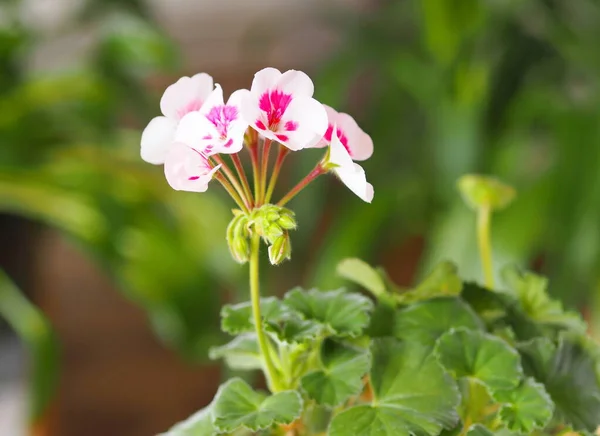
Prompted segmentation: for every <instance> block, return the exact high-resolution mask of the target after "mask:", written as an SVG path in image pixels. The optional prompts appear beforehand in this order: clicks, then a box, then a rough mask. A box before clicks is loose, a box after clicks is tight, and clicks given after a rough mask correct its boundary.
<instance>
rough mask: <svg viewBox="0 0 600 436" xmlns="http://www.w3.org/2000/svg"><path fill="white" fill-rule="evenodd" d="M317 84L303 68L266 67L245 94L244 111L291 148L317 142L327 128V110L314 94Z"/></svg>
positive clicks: (262, 130)
mask: <svg viewBox="0 0 600 436" xmlns="http://www.w3.org/2000/svg"><path fill="white" fill-rule="evenodd" d="M313 93H314V86H313V83H312V81H311V80H310V78H309V77H308V76H307V75H306V74H305V73H303V72H301V71H295V70H289V71H286V72H285V73H281V72H280V71H279V70H277V69H275V68H265V69H263V70H261V71H259V72H258V73H256V75H255V76H254V80H253V81H252V87H251V89H250V91H245V92H244V94H243V96H242V113H243V116H244V117H245V118H246V120H247V121H248V123H249V124H250V125H252V126H253V127H254V128H255V129H256V130H257V131H258V132H259V133H260V134H261V135H263V136H264V137H265V138H268V139H270V140H273V141H277V142H279V143H280V144H282V145H284V146H285V147H287V148H289V149H290V150H300V149H302V148H305V147H310V146H312V145H314V144H316V143H317V142H318V141H319V140H320V139H321V138H322V137H323V135H324V134H325V131H326V130H327V113H326V112H325V108H324V107H323V105H322V104H321V103H319V102H318V101H317V100H315V99H314V98H312V96H313Z"/></svg>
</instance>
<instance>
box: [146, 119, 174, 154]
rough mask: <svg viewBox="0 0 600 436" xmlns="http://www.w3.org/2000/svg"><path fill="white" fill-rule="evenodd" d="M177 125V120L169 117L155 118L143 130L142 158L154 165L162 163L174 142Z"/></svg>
mask: <svg viewBox="0 0 600 436" xmlns="http://www.w3.org/2000/svg"><path fill="white" fill-rule="evenodd" d="M176 127H177V122H176V121H174V120H171V119H169V118H166V117H156V118H153V119H152V120H151V121H150V123H148V125H147V126H146V128H145V129H144V131H143V132H142V141H141V143H142V144H141V145H142V147H141V151H140V155H141V156H142V159H144V160H145V161H146V162H148V163H151V164H154V165H159V164H162V163H163V162H164V161H165V156H166V154H167V151H168V149H169V147H170V146H171V143H172V142H173V138H174V136H175V128H176Z"/></svg>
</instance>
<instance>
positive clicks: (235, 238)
mask: <svg viewBox="0 0 600 436" xmlns="http://www.w3.org/2000/svg"><path fill="white" fill-rule="evenodd" d="M247 226H248V217H247V216H246V215H236V216H235V217H234V218H233V219H232V220H231V222H230V223H229V226H228V227H227V245H228V247H229V252H230V253H231V256H232V257H233V258H234V260H235V261H236V262H238V263H246V262H247V261H248V258H249V255H250V247H249V245H248V240H247V238H248V236H249V232H248V228H247Z"/></svg>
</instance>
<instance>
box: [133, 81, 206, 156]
mask: <svg viewBox="0 0 600 436" xmlns="http://www.w3.org/2000/svg"><path fill="white" fill-rule="evenodd" d="M212 90H213V79H212V77H211V76H209V75H208V74H205V73H200V74H196V75H195V76H193V77H182V78H181V79H179V80H178V81H177V82H176V83H174V84H172V85H170V86H169V87H168V88H167V89H166V90H165V93H164V94H163V96H162V99H161V100H160V110H161V112H162V113H163V116H159V117H156V118H154V119H152V120H151V121H150V123H149V124H148V126H146V128H145V129H144V132H143V133H142V141H141V142H142V144H141V145H142V147H141V153H140V154H141V156H142V159H144V160H145V161H146V162H149V163H151V164H155V165H158V164H162V163H164V161H165V156H166V154H167V151H168V150H169V147H170V146H171V144H172V143H173V139H174V135H175V130H176V128H177V125H178V124H179V121H180V120H181V119H182V118H183V117H184V116H185V115H187V114H189V113H190V112H196V111H198V110H200V109H201V108H202V105H203V104H204V102H205V101H206V99H207V98H208V96H209V95H210V93H211V92H212Z"/></svg>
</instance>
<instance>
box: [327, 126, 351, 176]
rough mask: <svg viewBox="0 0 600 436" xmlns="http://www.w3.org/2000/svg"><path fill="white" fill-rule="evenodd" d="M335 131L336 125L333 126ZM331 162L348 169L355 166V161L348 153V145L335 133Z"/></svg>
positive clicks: (331, 146)
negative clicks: (345, 145)
mask: <svg viewBox="0 0 600 436" xmlns="http://www.w3.org/2000/svg"><path fill="white" fill-rule="evenodd" d="M333 131H334V132H335V131H336V126H334V127H333ZM329 162H331V163H332V164H335V165H337V166H338V167H341V168H345V169H346V170H352V169H353V168H354V162H353V161H352V158H351V157H350V155H349V154H348V150H346V147H344V145H343V144H342V143H341V142H340V140H339V139H338V137H337V135H335V134H334V135H333V136H332V137H331V145H330V147H329Z"/></svg>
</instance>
